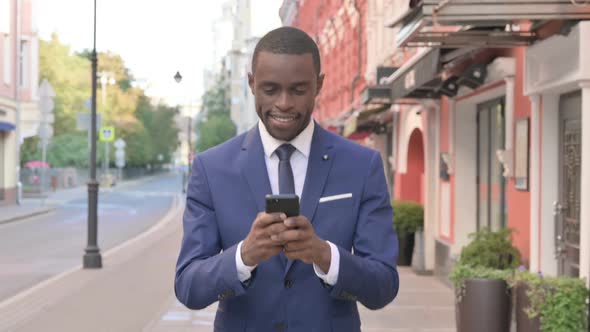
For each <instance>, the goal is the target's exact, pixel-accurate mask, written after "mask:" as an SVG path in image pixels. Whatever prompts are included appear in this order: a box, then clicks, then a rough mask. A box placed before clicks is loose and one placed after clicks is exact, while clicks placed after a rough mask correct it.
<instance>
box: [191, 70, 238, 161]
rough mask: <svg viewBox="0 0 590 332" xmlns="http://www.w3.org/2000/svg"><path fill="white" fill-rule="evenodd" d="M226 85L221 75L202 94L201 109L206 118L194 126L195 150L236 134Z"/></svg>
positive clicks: (210, 145)
mask: <svg viewBox="0 0 590 332" xmlns="http://www.w3.org/2000/svg"><path fill="white" fill-rule="evenodd" d="M227 89H228V87H227V85H226V84H225V80H224V79H223V77H221V78H219V79H218V80H217V82H216V84H215V85H214V86H213V87H212V88H211V89H210V90H209V91H207V92H205V94H204V95H203V110H202V112H204V113H205V116H206V120H203V121H199V123H198V124H197V128H196V133H197V137H198V139H197V144H196V148H197V151H205V150H207V149H209V148H212V147H214V146H216V145H219V144H221V143H223V142H225V141H227V140H228V139H230V138H232V137H234V136H235V135H236V125H235V124H234V123H233V121H232V120H231V117H230V103H229V100H228V98H227Z"/></svg>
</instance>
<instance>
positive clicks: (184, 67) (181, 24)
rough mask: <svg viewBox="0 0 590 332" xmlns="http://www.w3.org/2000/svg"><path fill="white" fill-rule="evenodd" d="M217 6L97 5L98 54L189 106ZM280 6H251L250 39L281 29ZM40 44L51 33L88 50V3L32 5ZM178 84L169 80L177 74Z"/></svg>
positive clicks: (255, 0) (258, 0) (44, 0)
mask: <svg viewBox="0 0 590 332" xmlns="http://www.w3.org/2000/svg"><path fill="white" fill-rule="evenodd" d="M223 2H224V1H222V0H97V6H98V7H97V33H96V34H97V37H96V38H97V42H96V43H97V45H96V47H97V51H98V52H105V51H111V52H114V53H117V54H120V55H121V56H122V57H123V60H124V61H125V63H126V65H127V67H128V68H129V69H130V70H131V72H132V74H133V75H134V77H135V78H138V79H145V80H146V83H147V87H148V88H147V93H148V95H151V96H153V97H156V98H162V99H163V100H164V101H165V102H167V103H169V104H171V105H178V104H187V103H194V102H196V101H198V100H200V97H201V95H202V93H203V91H202V90H203V88H202V83H203V79H202V73H203V70H204V69H205V68H207V67H208V66H210V65H211V63H212V62H213V59H211V58H212V57H213V56H212V53H213V52H212V44H213V38H212V35H211V31H212V26H213V22H214V20H215V19H217V18H219V17H221V6H222V3H223ZM281 3H282V0H251V6H252V14H251V15H252V17H251V21H252V33H253V35H254V36H262V35H264V33H266V32H267V31H270V30H272V29H274V28H276V27H279V26H280V25H281V22H280V18H279V16H278V10H279V8H280V6H281ZM35 5H36V6H37V8H36V12H37V14H36V17H37V26H38V29H39V34H40V36H41V38H42V39H49V37H50V36H51V34H52V33H53V32H55V33H57V34H58V37H59V39H60V41H61V42H62V43H65V44H68V45H70V46H71V47H72V49H73V50H75V51H77V50H82V49H85V48H87V49H91V48H92V37H93V0H37V1H35ZM177 70H178V71H180V73H181V74H182V76H183V79H182V82H181V83H176V82H175V81H174V79H173V76H174V74H175V73H176V71H177Z"/></svg>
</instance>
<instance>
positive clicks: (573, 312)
mask: <svg viewBox="0 0 590 332" xmlns="http://www.w3.org/2000/svg"><path fill="white" fill-rule="evenodd" d="M510 283H511V285H512V286H513V287H515V288H516V289H517V291H516V292H517V294H516V323H517V331H518V332H528V331H531V332H535V331H543V332H579V331H586V330H587V328H588V316H587V314H588V306H587V302H586V301H587V299H588V288H587V287H586V283H585V281H584V280H582V279H579V278H573V277H565V276H560V277H543V275H542V274H541V273H532V272H529V271H526V269H524V268H519V270H518V271H517V272H516V273H515V274H514V276H513V277H512V278H511V281H510ZM523 313H524V315H523Z"/></svg>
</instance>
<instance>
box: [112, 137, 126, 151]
mask: <svg viewBox="0 0 590 332" xmlns="http://www.w3.org/2000/svg"><path fill="white" fill-rule="evenodd" d="M114 145H115V147H116V148H117V149H124V148H125V146H127V143H125V141H124V140H123V139H122V138H117V140H116V141H115V144H114Z"/></svg>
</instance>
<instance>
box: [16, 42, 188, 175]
mask: <svg viewBox="0 0 590 332" xmlns="http://www.w3.org/2000/svg"><path fill="white" fill-rule="evenodd" d="M90 57H91V53H90V51H88V50H84V51H82V52H80V53H72V52H71V49H70V47H69V46H68V45H64V44H62V43H61V42H60V41H59V39H58V37H57V35H55V34H53V35H52V36H51V39H50V40H48V41H43V40H42V41H40V49H39V58H40V61H39V77H40V79H41V80H42V79H44V78H46V79H47V80H48V81H49V82H50V83H51V85H52V86H53V88H54V90H55V93H56V97H55V100H54V101H55V109H54V112H55V123H54V132H55V136H54V137H53V139H52V142H51V143H50V146H49V150H48V161H49V162H50V163H51V164H52V166H55V167H65V166H76V167H88V156H89V151H88V139H87V132H81V131H78V130H77V129H76V117H77V113H79V112H84V111H87V110H85V108H84V102H85V101H86V100H88V99H89V98H90V96H91V70H90V67H91V66H90ZM98 72H99V73H100V72H107V73H109V74H110V75H111V76H112V77H113V78H114V79H115V81H116V84H113V85H110V84H107V85H106V86H105V89H106V91H105V92H106V98H105V100H104V102H103V99H102V98H101V97H102V91H101V89H102V86H101V85H100V81H99V82H97V83H98V91H97V94H98V95H97V97H98V100H97V112H98V113H99V114H100V115H101V117H102V125H103V126H104V125H113V126H115V129H116V132H117V133H118V135H117V136H119V137H122V138H123V139H125V140H126V141H127V148H126V152H127V153H126V155H127V164H128V165H130V166H136V167H142V166H145V165H147V164H156V163H158V162H160V160H158V155H162V156H163V157H164V158H163V160H162V162H167V161H170V159H171V157H172V152H173V151H174V150H175V149H176V147H177V145H178V142H177V135H178V129H176V125H175V122H174V116H175V114H176V109H174V108H170V107H166V106H164V105H152V104H151V102H150V100H149V98H148V97H146V96H145V94H144V91H143V90H141V89H139V88H136V87H133V85H132V82H133V76H132V75H131V73H130V71H129V69H127V67H126V66H125V62H124V61H123V59H122V58H121V56H119V55H117V54H114V53H110V52H108V53H99V54H98ZM114 150H115V149H111V156H110V160H111V161H112V162H114V158H113V155H114ZM40 154H41V153H40V150H39V147H38V139H29V140H26V141H25V144H24V148H23V149H22V160H23V162H26V161H28V160H32V158H34V159H39V158H40V157H39V156H40ZM104 157H105V156H104V148H103V144H98V146H97V161H98V162H100V161H101V160H103V159H104Z"/></svg>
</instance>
